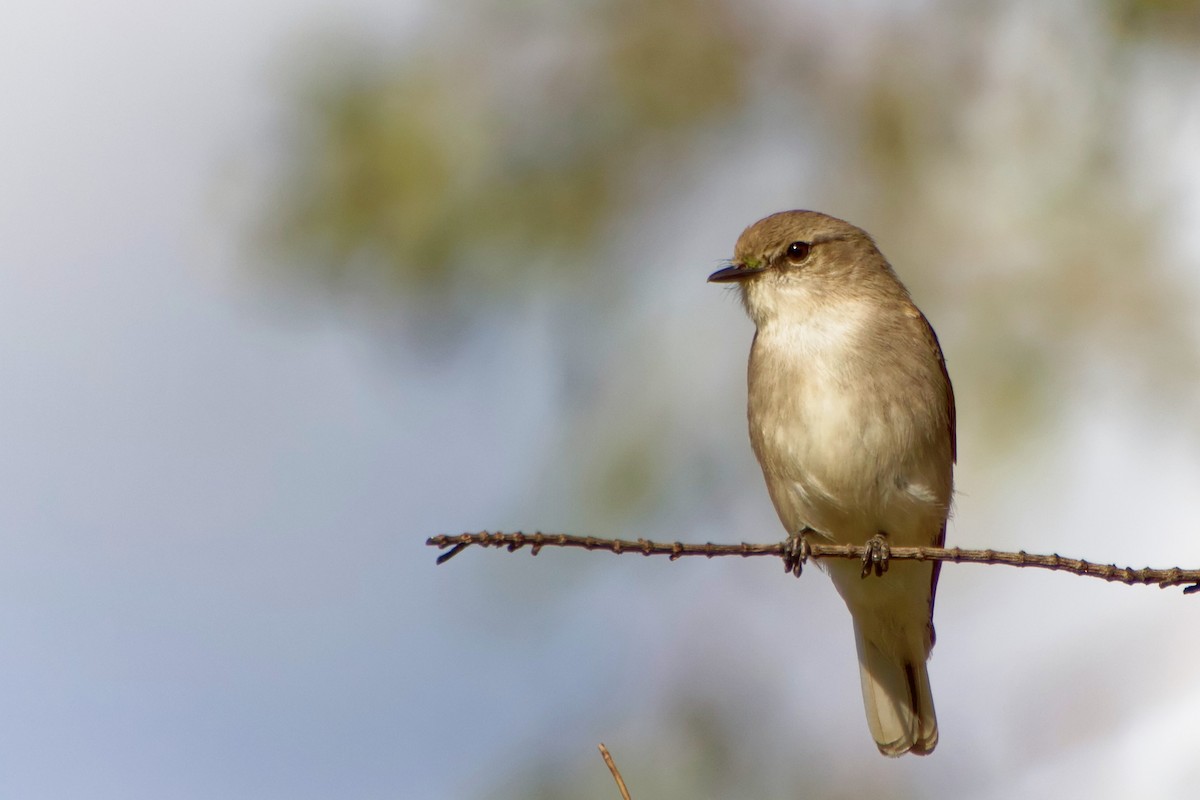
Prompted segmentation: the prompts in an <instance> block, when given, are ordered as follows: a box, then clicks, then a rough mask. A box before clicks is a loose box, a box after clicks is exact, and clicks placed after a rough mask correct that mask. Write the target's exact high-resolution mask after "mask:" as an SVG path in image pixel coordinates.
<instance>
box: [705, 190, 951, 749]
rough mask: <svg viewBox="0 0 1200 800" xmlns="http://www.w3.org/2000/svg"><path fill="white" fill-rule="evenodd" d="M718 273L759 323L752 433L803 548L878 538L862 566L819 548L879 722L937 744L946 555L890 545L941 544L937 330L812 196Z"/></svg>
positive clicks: (914, 742) (762, 229) (921, 742)
mask: <svg viewBox="0 0 1200 800" xmlns="http://www.w3.org/2000/svg"><path fill="white" fill-rule="evenodd" d="M708 280H709V281H710V282H713V283H731V284H734V285H736V286H737V288H738V289H739V290H740V294H741V300H742V304H743V306H744V307H745V310H746V312H747V314H748V316H749V317H750V319H751V320H752V321H753V322H754V325H755V334H754V340H753V343H752V345H751V348H750V359H749V366H748V370H747V372H748V387H747V388H748V392H747V417H748V421H749V428H750V442H751V446H752V448H753V450H754V454H755V456H756V457H757V459H758V463H759V465H760V466H761V467H762V473H763V477H764V478H765V480H766V485H767V491H768V494H769V495H770V497H771V501H772V503H773V504H774V506H775V510H776V512H777V514H778V515H779V519H780V521H781V522H782V523H783V526H784V528H785V529H786V530H787V533H788V545H789V552H790V553H791V559H792V562H791V563H792V565H793V566H794V568H795V571H797V573H798V571H799V564H800V563H802V559H803V555H804V554H805V552H806V548H807V547H808V546H810V545H809V542H821V543H827V544H850V545H860V546H865V547H867V556H866V558H865V559H864V564H862V565H860V564H858V563H856V562H854V561H852V560H848V559H827V560H825V561H823V562H822V566H823V567H824V568H825V569H826V570H827V571H828V573H829V575H830V577H831V579H832V581H833V584H834V586H835V588H836V589H837V591H838V593H839V594H840V595H841V597H842V599H843V600H844V601H845V604H846V606H847V608H848V609H849V611H850V615H851V617H852V618H853V622H854V640H855V644H856V647H857V651H858V663H859V675H860V679H861V684H862V695H863V704H864V706H865V709H866V715H867V725H868V727H869V729H870V732H871V735H872V736H873V737H874V739H875V744H876V746H877V747H878V749H879V751H880V752H881V753H882V754H884V755H886V756H893V757H896V756H901V755H904V754H905V753H912V754H915V755H927V754H929V753H931V752H933V749H934V747H936V746H937V742H938V726H937V716H936V714H935V711H934V706H933V695H932V692H931V690H930V685H929V672H928V669H927V661H928V658H929V654H930V651H931V650H932V648H933V644H934V641H935V633H934V628H933V606H934V597H935V593H936V589H937V581H938V574H939V567H940V566H941V565H940V562H936V561H935V562H927V561H915V560H904V561H900V560H897V561H896V562H895V563H889V561H888V549H889V548H890V547H891V546H893V545H894V546H933V547H941V546H943V545H944V543H945V538H946V523H947V519H948V518H949V515H950V509H951V500H952V495H953V482H954V479H953V471H954V465H955V463H956V461H957V445H956V441H955V406H954V390H953V388H952V386H951V383H950V376H949V373H948V372H947V370H946V362H945V359H944V357H943V355H942V349H941V345H940V343H939V342H938V338H937V334H935V333H934V330H933V327H932V326H931V325H930V324H929V321H928V320H927V319H926V318H925V315H924V314H922V313H921V311H920V310H919V309H918V308H917V307H916V305H914V303H913V301H912V298H911V297H910V295H909V293H908V290H907V289H906V288H905V287H904V284H903V283H901V282H900V279H899V278H898V277H897V276H896V273H895V272H894V271H893V269H892V267H891V265H890V264H889V263H888V261H887V259H886V258H884V256H883V254H882V253H881V252H880V251H879V248H878V247H877V246H876V244H875V242H874V240H873V239H872V238H871V236H870V235H869V234H867V233H866V232H865V231H863V230H862V229H860V228H858V227H856V226H854V225H852V224H850V223H849V222H846V221H844V220H841V219H837V218H835V217H831V216H828V215H826V214H822V213H819V212H815V211H783V212H780V213H777V214H772V215H770V216H768V217H765V218H764V219H761V220H759V221H758V222H755V223H754V224H753V225H751V226H750V227H748V228H746V229H745V231H744V232H743V233H742V234H741V236H740V237H739V238H738V240H737V244H736V246H735V247H734V255H733V258H732V259H730V260H729V261H728V262H726V265H725V266H724V267H723V268H722V269H719V270H718V271H716V272H714V273H713V274H712V275H710V276H709V278H708ZM797 559H799V560H797ZM872 573H874V574H872Z"/></svg>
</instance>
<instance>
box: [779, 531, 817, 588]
mask: <svg viewBox="0 0 1200 800" xmlns="http://www.w3.org/2000/svg"><path fill="white" fill-rule="evenodd" d="M811 531H812V528H808V527H805V528H801V529H800V530H798V531H796V532H795V533H789V534H788V537H787V541H785V542H784V543H783V570H784V572H790V573H791V574H793V575H795V576H796V577H797V578H799V577H800V573H801V572H803V571H804V562H806V561H808V558H809V556H811V555H812V546H811V545H810V544H809V543H808V534H809V533H810V532H811Z"/></svg>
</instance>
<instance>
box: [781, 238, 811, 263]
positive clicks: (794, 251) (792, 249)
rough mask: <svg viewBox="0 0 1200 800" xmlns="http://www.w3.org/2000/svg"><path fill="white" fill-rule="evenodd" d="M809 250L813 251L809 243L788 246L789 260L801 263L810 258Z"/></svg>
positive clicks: (794, 243) (796, 243)
mask: <svg viewBox="0 0 1200 800" xmlns="http://www.w3.org/2000/svg"><path fill="white" fill-rule="evenodd" d="M809 250H812V245H811V244H809V243H808V242H792V243H791V244H789V245H788V249H787V253H786V255H787V259H788V261H793V262H796V263H799V262H801V261H803V260H804V259H806V258H808V251H809Z"/></svg>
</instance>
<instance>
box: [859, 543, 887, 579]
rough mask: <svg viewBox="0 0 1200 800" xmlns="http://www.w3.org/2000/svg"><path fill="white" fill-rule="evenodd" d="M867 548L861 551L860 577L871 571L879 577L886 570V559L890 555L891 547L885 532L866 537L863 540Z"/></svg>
mask: <svg viewBox="0 0 1200 800" xmlns="http://www.w3.org/2000/svg"><path fill="white" fill-rule="evenodd" d="M864 546H865V547H866V548H867V550H866V552H865V553H863V558H862V563H863V567H862V577H864V578H865V577H867V576H868V575H870V574H871V573H872V572H874V573H875V576H876V577H881V576H882V575H883V573H885V572H887V569H888V560H889V559H890V558H891V557H892V550H891V547H889V546H888V542H887V534H886V533H883V532H882V531H881V532H879V533H877V534H875V535H874V536H872V537H871V538H870V539H867V541H866V542H864Z"/></svg>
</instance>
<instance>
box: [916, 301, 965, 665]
mask: <svg viewBox="0 0 1200 800" xmlns="http://www.w3.org/2000/svg"><path fill="white" fill-rule="evenodd" d="M917 315H918V316H919V317H920V318H921V328H922V329H923V331H924V333H925V339H926V341H927V342H928V343H929V344H930V345H932V346H933V352H934V354H935V355H936V356H937V362H938V367H939V368H940V369H941V370H942V377H943V378H944V379H945V382H946V435H947V436H949V437H950V459H951V461H953V462H954V463H957V462H958V437H957V434H956V433H955V419H954V387H953V386H951V385H950V373H949V372H947V371H946V358H945V356H943V355H942V345H941V343H940V342H939V341H938V338H937V334H936V333H934V330H933V326H932V325H930V324H929V320H928V319H926V318H925V315H924V314H922V313H921V312H920V311H918V312H917ZM934 546H935V547H945V546H946V523H944V522H943V523H942V530H941V531H940V532H939V533H938V537H937V539H936V540H935V542H934ZM941 573H942V562H941V561H935V562H933V577H932V583H931V585H930V587H929V646H930V647H932V646H933V642H934V640H935V639H936V638H937V637H936V635H935V634H934V632H933V601H934V598H935V597H936V596H937V583H938V576H939V575H941Z"/></svg>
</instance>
